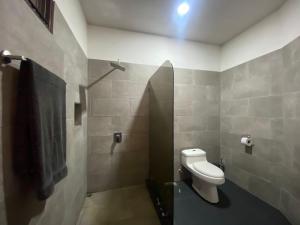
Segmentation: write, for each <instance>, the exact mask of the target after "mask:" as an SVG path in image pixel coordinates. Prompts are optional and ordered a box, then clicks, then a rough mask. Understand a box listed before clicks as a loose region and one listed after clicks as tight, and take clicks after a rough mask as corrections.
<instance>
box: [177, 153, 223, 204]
mask: <svg viewBox="0 0 300 225" xmlns="http://www.w3.org/2000/svg"><path fill="white" fill-rule="evenodd" d="M181 164H182V165H183V166H184V167H185V168H186V169H187V170H188V171H190V172H191V173H192V178H193V184H192V186H193V188H194V190H195V191H196V192H197V193H198V194H199V195H200V196H201V197H202V198H204V199H205V200H207V201H208V202H211V203H218V202H219V196H218V190H217V185H221V184H224V182H225V178H224V173H223V171H222V170H221V169H220V168H219V167H217V166H215V165H213V164H211V163H209V162H208V161H207V159H206V152H205V151H203V150H201V149H199V148H195V149H185V150H183V151H182V152H181Z"/></svg>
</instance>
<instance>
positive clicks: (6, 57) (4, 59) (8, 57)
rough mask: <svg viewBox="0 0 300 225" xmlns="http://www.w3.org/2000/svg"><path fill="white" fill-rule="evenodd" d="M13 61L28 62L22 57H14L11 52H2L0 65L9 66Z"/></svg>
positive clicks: (0, 52) (0, 53)
mask: <svg viewBox="0 0 300 225" xmlns="http://www.w3.org/2000/svg"><path fill="white" fill-rule="evenodd" d="M12 60H19V61H26V60H27V59H26V57H24V56H22V55H13V54H11V52H10V51H9V50H2V51H0V64H9V63H11V61H12Z"/></svg>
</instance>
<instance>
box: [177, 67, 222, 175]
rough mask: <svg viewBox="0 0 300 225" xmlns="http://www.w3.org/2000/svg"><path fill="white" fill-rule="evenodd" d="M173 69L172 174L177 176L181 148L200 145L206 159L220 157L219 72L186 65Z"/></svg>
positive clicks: (214, 160) (215, 159)
mask: <svg viewBox="0 0 300 225" xmlns="http://www.w3.org/2000/svg"><path fill="white" fill-rule="evenodd" d="M174 72H175V96H174V98H175V105H174V108H175V109H174V110H175V112H174V113H175V121H174V138H175V140H174V142H175V143H174V145H175V148H174V170H175V171H174V177H175V180H178V179H180V178H179V177H180V174H179V173H178V169H179V168H180V152H181V150H182V149H184V148H190V147H197V148H202V149H203V150H205V151H206V153H207V159H208V161H210V162H218V161H219V155H220V152H219V138H220V136H219V131H220V129H219V127H220V117H219V111H220V74H219V73H217V72H208V71H199V70H188V69H175V71H174Z"/></svg>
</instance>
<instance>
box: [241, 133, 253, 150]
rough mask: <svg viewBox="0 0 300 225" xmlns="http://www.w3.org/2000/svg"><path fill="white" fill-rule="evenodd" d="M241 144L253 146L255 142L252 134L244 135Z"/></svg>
mask: <svg viewBox="0 0 300 225" xmlns="http://www.w3.org/2000/svg"><path fill="white" fill-rule="evenodd" d="M241 144H243V145H245V146H247V147H253V146H254V143H253V139H252V137H251V135H249V134H247V135H242V137H241Z"/></svg>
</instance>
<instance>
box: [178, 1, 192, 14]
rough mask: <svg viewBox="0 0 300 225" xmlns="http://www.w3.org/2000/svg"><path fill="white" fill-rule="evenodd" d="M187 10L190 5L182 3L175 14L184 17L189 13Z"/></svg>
mask: <svg viewBox="0 0 300 225" xmlns="http://www.w3.org/2000/svg"><path fill="white" fill-rule="evenodd" d="M189 10H190V5H189V4H188V3H187V2H182V3H181V4H180V5H179V6H178V8H177V13H178V14H179V15H180V16H184V15H185V14H187V13H188V12H189Z"/></svg>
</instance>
